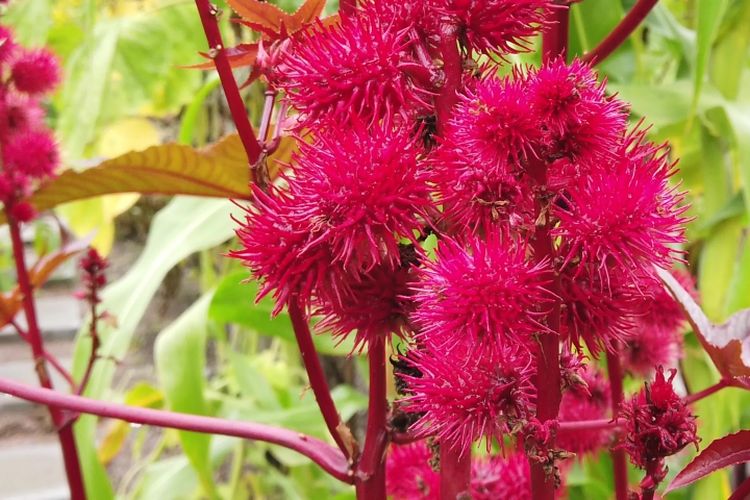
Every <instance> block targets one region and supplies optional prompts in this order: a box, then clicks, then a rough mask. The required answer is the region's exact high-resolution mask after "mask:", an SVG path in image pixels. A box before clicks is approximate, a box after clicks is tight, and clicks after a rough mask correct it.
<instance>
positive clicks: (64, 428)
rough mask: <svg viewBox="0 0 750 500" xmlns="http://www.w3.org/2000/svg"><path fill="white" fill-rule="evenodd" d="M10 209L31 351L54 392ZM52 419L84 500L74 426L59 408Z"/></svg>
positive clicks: (72, 482) (77, 497) (75, 492)
mask: <svg viewBox="0 0 750 500" xmlns="http://www.w3.org/2000/svg"><path fill="white" fill-rule="evenodd" d="M9 212H10V211H6V214H7V218H8V227H9V228H10V237H11V241H12V243H13V259H14V261H15V264H16V276H17V279H18V287H19V288H20V290H21V293H22V294H23V309H24V313H25V315H26V324H27V325H28V327H29V328H28V332H27V339H28V343H29V345H30V346H31V352H32V354H33V356H34V365H35V366H36V373H37V377H38V378H39V384H40V385H41V386H42V387H43V388H45V389H47V390H50V391H51V392H53V391H52V380H51V379H50V376H49V371H48V370H47V363H46V358H45V354H46V352H45V349H44V341H43V340H42V334H41V331H40V330H39V324H38V323H37V315H36V306H35V304H34V295H33V294H34V291H33V287H32V286H31V280H30V279H29V273H28V270H27V268H26V258H25V255H24V248H23V240H22V239H21V230H20V227H19V225H18V222H17V221H16V220H14V219H13V217H11V216H10V213H9ZM48 409H49V413H50V416H51V417H52V422H53V423H54V424H55V427H57V436H58V439H59V441H60V448H61V449H62V453H63V461H64V463H65V474H66V477H67V479H68V486H69V488H70V497H71V499H72V500H85V498H86V488H85V487H84V484H83V476H82V474H81V464H80V461H79V459H78V450H77V449H76V442H75V437H74V436H73V427H72V426H70V425H67V424H68V423H69V422H68V420H67V417H66V416H65V414H64V413H63V412H61V411H60V410H59V409H57V408H53V407H48Z"/></svg>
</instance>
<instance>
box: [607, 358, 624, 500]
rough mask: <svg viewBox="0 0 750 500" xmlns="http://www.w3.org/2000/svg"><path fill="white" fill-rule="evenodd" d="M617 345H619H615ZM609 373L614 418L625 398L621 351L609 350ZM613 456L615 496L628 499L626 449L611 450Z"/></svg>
mask: <svg viewBox="0 0 750 500" xmlns="http://www.w3.org/2000/svg"><path fill="white" fill-rule="evenodd" d="M615 347H617V346H615ZM607 375H608V376H609V387H610V391H611V401H612V418H613V419H615V418H617V415H618V414H619V412H620V405H622V400H623V398H624V393H623V388H622V379H623V374H622V364H621V362H620V353H619V352H618V351H615V352H609V351H607ZM610 456H611V457H612V469H613V470H614V474H615V498H616V499H617V500H627V498H628V462H627V457H626V456H625V450H623V449H613V450H612V451H610Z"/></svg>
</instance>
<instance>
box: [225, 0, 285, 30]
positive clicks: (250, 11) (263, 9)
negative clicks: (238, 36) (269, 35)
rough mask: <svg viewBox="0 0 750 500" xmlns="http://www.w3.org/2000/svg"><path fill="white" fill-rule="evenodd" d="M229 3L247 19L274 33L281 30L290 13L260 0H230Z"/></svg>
mask: <svg viewBox="0 0 750 500" xmlns="http://www.w3.org/2000/svg"><path fill="white" fill-rule="evenodd" d="M227 3H228V4H229V6H230V7H232V10H234V11H235V12H236V13H237V14H238V15H239V16H240V17H241V18H242V19H244V20H245V21H248V22H251V23H256V24H259V25H261V26H263V27H265V28H268V29H269V30H271V31H273V32H274V33H279V32H281V25H282V23H283V21H284V19H285V18H288V17H289V14H287V13H286V12H284V11H283V10H281V9H280V8H278V7H276V6H275V5H272V4H270V3H266V2H259V1H258V0H228V1H227Z"/></svg>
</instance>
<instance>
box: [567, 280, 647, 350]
mask: <svg viewBox="0 0 750 500" xmlns="http://www.w3.org/2000/svg"><path fill="white" fill-rule="evenodd" d="M601 274H606V278H604V277H602V276H600V272H598V271H597V272H594V271H587V270H586V268H575V267H573V266H568V267H567V268H566V269H564V270H563V271H562V272H561V273H560V281H559V283H560V290H559V293H560V295H561V297H562V301H563V308H562V316H561V333H562V335H563V338H565V339H567V340H568V342H570V344H571V345H573V346H575V347H576V348H579V349H580V347H581V346H582V345H583V344H584V343H585V345H586V346H587V347H588V348H589V350H590V351H591V354H592V355H593V356H597V355H598V354H599V353H600V352H601V350H602V349H606V350H609V351H612V350H613V349H614V345H615V344H616V343H618V342H624V341H626V340H627V339H628V338H629V337H630V336H631V335H632V329H633V327H634V326H635V323H636V317H637V316H638V315H640V314H643V307H644V303H645V302H644V292H643V290H644V289H646V290H648V285H645V283H650V281H645V280H646V278H642V277H639V278H642V279H643V281H642V280H641V279H637V278H633V276H631V275H630V274H629V273H628V272H627V271H624V270H622V269H619V268H612V267H610V268H608V269H607V270H606V273H605V272H602V273H601ZM605 279H606V281H604V280H605Z"/></svg>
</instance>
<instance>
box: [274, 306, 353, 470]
mask: <svg viewBox="0 0 750 500" xmlns="http://www.w3.org/2000/svg"><path fill="white" fill-rule="evenodd" d="M289 317H290V319H291V320H292V326H293V327H294V335H295V337H296V338H297V345H298V346H299V352H300V354H301V355H302V364H303V365H305V371H307V377H308V379H309V380H310V387H311V388H312V391H313V394H314V395H315V401H317V402H318V407H319V408H320V413H321V414H322V415H323V420H325V422H326V426H327V427H328V431H329V432H330V433H331V436H332V437H333V440H334V441H335V442H336V444H337V445H338V447H339V449H340V450H341V451H342V452H343V453H344V455H345V456H346V458H347V459H349V458H352V457H351V454H350V452H349V448H348V447H347V446H346V444H345V443H344V440H343V438H342V437H341V432H340V429H341V426H343V423H342V422H341V417H340V416H339V412H338V410H337V409H336V403H334V402H333V397H331V390H330V389H329V388H328V382H327V381H326V376H325V373H323V367H322V366H321V365H320V359H319V358H318V353H317V352H316V351H315V344H314V343H313V339H312V334H311V333H310V327H309V326H308V324H307V319H306V318H305V314H304V313H303V312H302V309H301V308H300V306H299V302H297V299H296V298H292V299H291V300H290V301H289Z"/></svg>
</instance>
